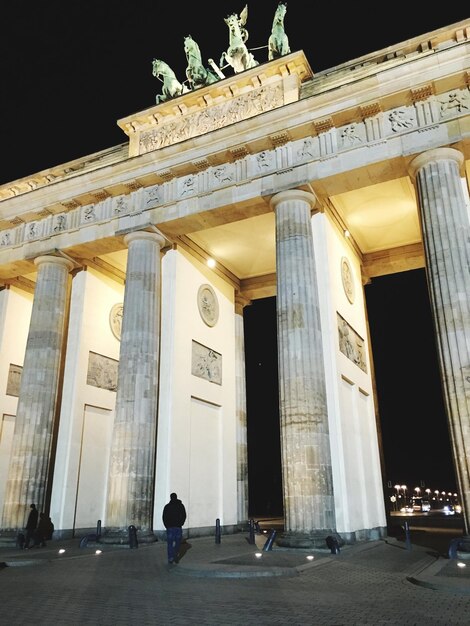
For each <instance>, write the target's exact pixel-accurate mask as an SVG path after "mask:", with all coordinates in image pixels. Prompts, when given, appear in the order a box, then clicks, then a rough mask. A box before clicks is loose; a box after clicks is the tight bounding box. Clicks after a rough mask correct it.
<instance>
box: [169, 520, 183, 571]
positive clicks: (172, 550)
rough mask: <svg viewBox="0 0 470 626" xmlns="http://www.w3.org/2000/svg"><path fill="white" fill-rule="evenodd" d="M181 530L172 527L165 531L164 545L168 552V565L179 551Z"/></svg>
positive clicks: (177, 527)
mask: <svg viewBox="0 0 470 626" xmlns="http://www.w3.org/2000/svg"><path fill="white" fill-rule="evenodd" d="M182 538H183V529H182V528H181V527H180V526H172V527H171V528H167V529H166V545H167V550H168V563H173V561H175V559H176V557H177V556H178V552H179V551H180V545H181V539H182Z"/></svg>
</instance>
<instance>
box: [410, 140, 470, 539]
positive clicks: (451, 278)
mask: <svg viewBox="0 0 470 626" xmlns="http://www.w3.org/2000/svg"><path fill="white" fill-rule="evenodd" d="M462 163H463V155H462V154H461V153H460V152H458V151H457V150H454V149H453V148H439V149H437V150H430V151H429V152H425V153H423V154H421V155H420V156H418V157H416V158H415V159H414V160H413V161H412V162H411V164H410V174H411V175H412V176H414V177H415V178H416V186H417V189H418V197H419V205H420V218H421V226H422V233H423V243H424V250H425V255H426V271H427V278H428V287H429V293H430V299H431V306H432V310H433V318H434V325H435V330H436V336H437V349H438V355H439V363H440V369H441V378H442V383H443V390H444V398H445V403H446V409H447V417H448V422H449V430H450V436H451V442H452V447H453V454H454V464H455V469H456V474H457V480H458V484H459V491H460V497H461V498H462V504H463V509H464V520H465V530H466V533H467V535H468V534H469V531H470V528H469V523H470V221H469V215H468V207H466V206H465V198H464V193H463V188H462V180H461V178H460V173H459V169H460V167H461V165H462Z"/></svg>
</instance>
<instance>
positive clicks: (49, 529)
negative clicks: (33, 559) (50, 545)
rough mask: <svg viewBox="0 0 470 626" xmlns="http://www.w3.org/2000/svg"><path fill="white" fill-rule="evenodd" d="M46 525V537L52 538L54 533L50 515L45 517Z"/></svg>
mask: <svg viewBox="0 0 470 626" xmlns="http://www.w3.org/2000/svg"><path fill="white" fill-rule="evenodd" d="M46 527H47V533H46V539H52V537H53V535H54V524H53V522H52V520H51V518H50V517H48V518H47V522H46Z"/></svg>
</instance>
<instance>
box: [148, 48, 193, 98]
mask: <svg viewBox="0 0 470 626" xmlns="http://www.w3.org/2000/svg"><path fill="white" fill-rule="evenodd" d="M152 74H153V76H155V77H156V78H158V79H159V80H161V81H162V83H163V87H162V93H161V94H159V95H157V98H156V101H157V104H159V103H160V102H165V101H166V100H168V99H170V98H175V97H176V96H181V95H182V94H183V93H188V91H189V89H188V87H187V86H186V85H184V84H182V83H180V81H179V80H178V79H177V78H176V74H175V73H174V71H173V70H172V69H171V67H170V66H169V65H168V64H167V63H165V61H161V60H160V59H154V60H153V62H152Z"/></svg>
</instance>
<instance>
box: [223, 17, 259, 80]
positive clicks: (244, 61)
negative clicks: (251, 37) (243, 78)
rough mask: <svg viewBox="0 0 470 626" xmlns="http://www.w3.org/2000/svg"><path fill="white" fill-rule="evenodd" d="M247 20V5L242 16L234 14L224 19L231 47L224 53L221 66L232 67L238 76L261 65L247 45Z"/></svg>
mask: <svg viewBox="0 0 470 626" xmlns="http://www.w3.org/2000/svg"><path fill="white" fill-rule="evenodd" d="M247 18H248V5H245V8H244V9H243V11H242V12H241V13H240V16H238V15H237V14H236V13H232V15H229V16H227V17H226V18H225V19H224V21H225V23H226V24H227V26H228V29H229V47H228V50H227V51H226V52H222V56H221V57H220V63H219V66H220V67H221V68H222V69H223V68H224V67H226V65H225V64H227V65H230V66H231V67H232V68H233V71H234V72H235V73H236V74H238V73H239V72H243V71H244V70H247V69H250V68H251V67H256V66H257V65H259V63H258V61H256V59H255V57H254V56H253V55H252V54H251V52H250V51H249V50H248V48H247V47H246V45H245V42H246V41H247V39H248V31H247V30H246V28H245V24H246V20H247Z"/></svg>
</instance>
